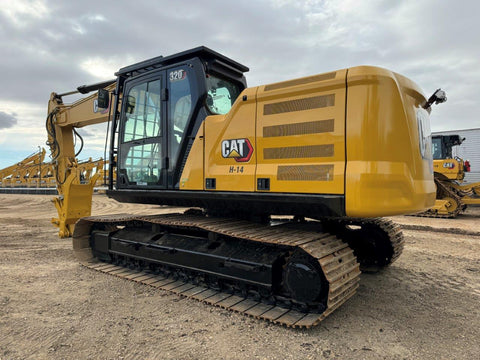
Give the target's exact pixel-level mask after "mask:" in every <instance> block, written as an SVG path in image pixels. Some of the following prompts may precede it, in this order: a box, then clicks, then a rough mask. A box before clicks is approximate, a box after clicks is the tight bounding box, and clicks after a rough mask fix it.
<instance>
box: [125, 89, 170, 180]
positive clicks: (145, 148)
mask: <svg viewBox="0 0 480 360" xmlns="http://www.w3.org/2000/svg"><path fill="white" fill-rule="evenodd" d="M160 89H161V81H160V79H157V80H151V81H146V82H142V83H140V84H137V85H134V86H133V87H131V88H130V90H129V91H128V93H127V95H126V96H125V97H124V101H125V104H124V114H123V116H124V127H123V137H122V144H121V149H120V152H121V159H120V161H121V163H120V166H119V167H120V171H121V173H122V174H124V175H126V177H127V180H128V185H137V186H146V185H162V183H163V180H162V159H163V149H162V127H163V126H162V118H161V117H162V116H161V114H162V111H161V101H160Z"/></svg>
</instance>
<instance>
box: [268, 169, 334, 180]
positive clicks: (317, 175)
mask: <svg viewBox="0 0 480 360" xmlns="http://www.w3.org/2000/svg"><path fill="white" fill-rule="evenodd" d="M277 180H291V181H292V180H293V181H333V165H299V166H286V165H284V166H279V167H278V170H277Z"/></svg>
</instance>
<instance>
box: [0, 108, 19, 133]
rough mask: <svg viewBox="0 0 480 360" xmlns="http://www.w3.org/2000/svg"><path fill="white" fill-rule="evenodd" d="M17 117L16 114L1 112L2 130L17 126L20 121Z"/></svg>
mask: <svg viewBox="0 0 480 360" xmlns="http://www.w3.org/2000/svg"><path fill="white" fill-rule="evenodd" d="M16 116H17V114H16V113H12V114H7V113H6V112H4V111H0V129H8V128H11V127H13V126H15V125H17V123H18V120H17V118H16Z"/></svg>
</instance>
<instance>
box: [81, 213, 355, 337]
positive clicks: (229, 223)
mask: <svg viewBox="0 0 480 360" xmlns="http://www.w3.org/2000/svg"><path fill="white" fill-rule="evenodd" d="M132 221H142V222H150V223H153V224H160V225H164V226H171V227H175V226H178V227H182V228H184V227H191V228H195V229H202V230H206V231H211V232H215V233H217V234H221V235H225V236H230V237H235V238H239V239H244V240H250V241H255V242H262V243H269V244H281V245H286V246H292V247H299V248H301V249H303V250H304V251H305V252H307V253H308V254H310V255H311V256H312V257H313V258H315V259H317V261H318V262H319V264H320V267H321V268H322V271H323V272H324V274H325V277H326V279H327V281H328V283H329V292H328V301H327V308H326V310H325V311H324V312H323V313H315V312H313V313H303V312H299V311H296V310H291V309H289V308H286V307H283V306H275V305H268V304H265V303H262V302H260V301H257V300H254V299H251V298H243V297H239V296H236V295H232V294H229V293H225V292H221V291H217V290H213V289H209V288H207V287H203V286H195V285H193V284H191V283H187V282H184V281H181V280H175V279H170V278H166V277H164V276H159V275H155V274H153V273H149V272H148V271H132V270H130V269H127V268H124V267H120V266H117V265H112V264H107V263H101V262H98V261H95V260H94V259H93V255H92V254H91V249H90V248H89V247H90V245H89V236H90V230H91V228H92V226H93V224H94V223H107V224H108V223H110V224H111V225H112V227H113V226H116V225H122V224H126V223H128V222H132ZM73 237H74V239H73V244H74V250H75V252H76V255H77V258H79V260H80V261H81V263H82V265H84V266H86V267H88V268H91V269H94V270H97V271H101V272H104V273H108V274H111V275H115V276H118V277H122V278H125V279H128V280H132V281H135V282H139V283H142V284H145V285H149V286H153V287H156V288H159V289H162V290H166V291H169V292H172V293H175V294H178V295H180V296H184V297H187V298H191V299H196V300H199V301H202V302H204V303H208V304H211V305H215V306H219V307H222V308H224V309H228V310H231V311H234V312H238V313H242V314H245V315H248V316H251V317H254V318H257V319H263V320H267V321H270V322H273V323H275V324H281V325H285V326H288V327H294V328H310V327H312V326H315V325H317V324H318V323H320V321H322V320H323V319H325V318H326V317H327V316H328V315H330V314H331V313H332V312H333V311H334V310H335V309H337V308H338V307H340V306H341V305H342V304H343V303H344V302H346V301H347V300H348V299H349V298H350V297H352V296H353V295H354V294H355V291H356V289H357V288H358V286H359V285H358V283H359V279H360V269H359V264H358V262H357V261H356V258H355V256H354V254H353V250H352V249H350V248H349V247H348V244H346V243H344V242H343V241H342V240H340V239H338V238H336V237H335V236H334V235H330V234H326V233H318V232H314V231H306V230H302V229H290V228H282V229H281V230H280V229H279V228H277V229H276V228H275V227H270V226H268V225H262V224H256V223H251V222H247V221H243V220H238V219H228V218H208V217H204V216H199V215H186V214H167V215H149V216H127V215H118V216H115V215H110V216H98V217H88V218H83V219H81V220H79V222H78V223H77V224H76V226H75V233H74V235H73Z"/></svg>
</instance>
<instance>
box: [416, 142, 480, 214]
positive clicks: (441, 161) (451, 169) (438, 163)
mask: <svg viewBox="0 0 480 360" xmlns="http://www.w3.org/2000/svg"><path fill="white" fill-rule="evenodd" d="M464 140H465V138H461V137H460V136H459V135H434V136H433V137H432V153H433V170H434V177H435V185H436V187H437V197H436V201H435V205H434V206H433V207H432V208H431V209H428V210H427V211H423V212H420V213H418V214H416V215H417V216H425V217H437V218H454V217H456V216H457V215H458V214H460V213H461V212H462V211H464V210H465V209H466V208H467V205H479V204H480V183H478V182H477V183H470V184H462V182H463V180H464V178H465V173H466V172H469V171H470V162H469V161H468V160H463V159H461V158H459V157H458V156H453V152H452V148H453V147H454V146H460V145H461V144H462V143H463V141H464Z"/></svg>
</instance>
